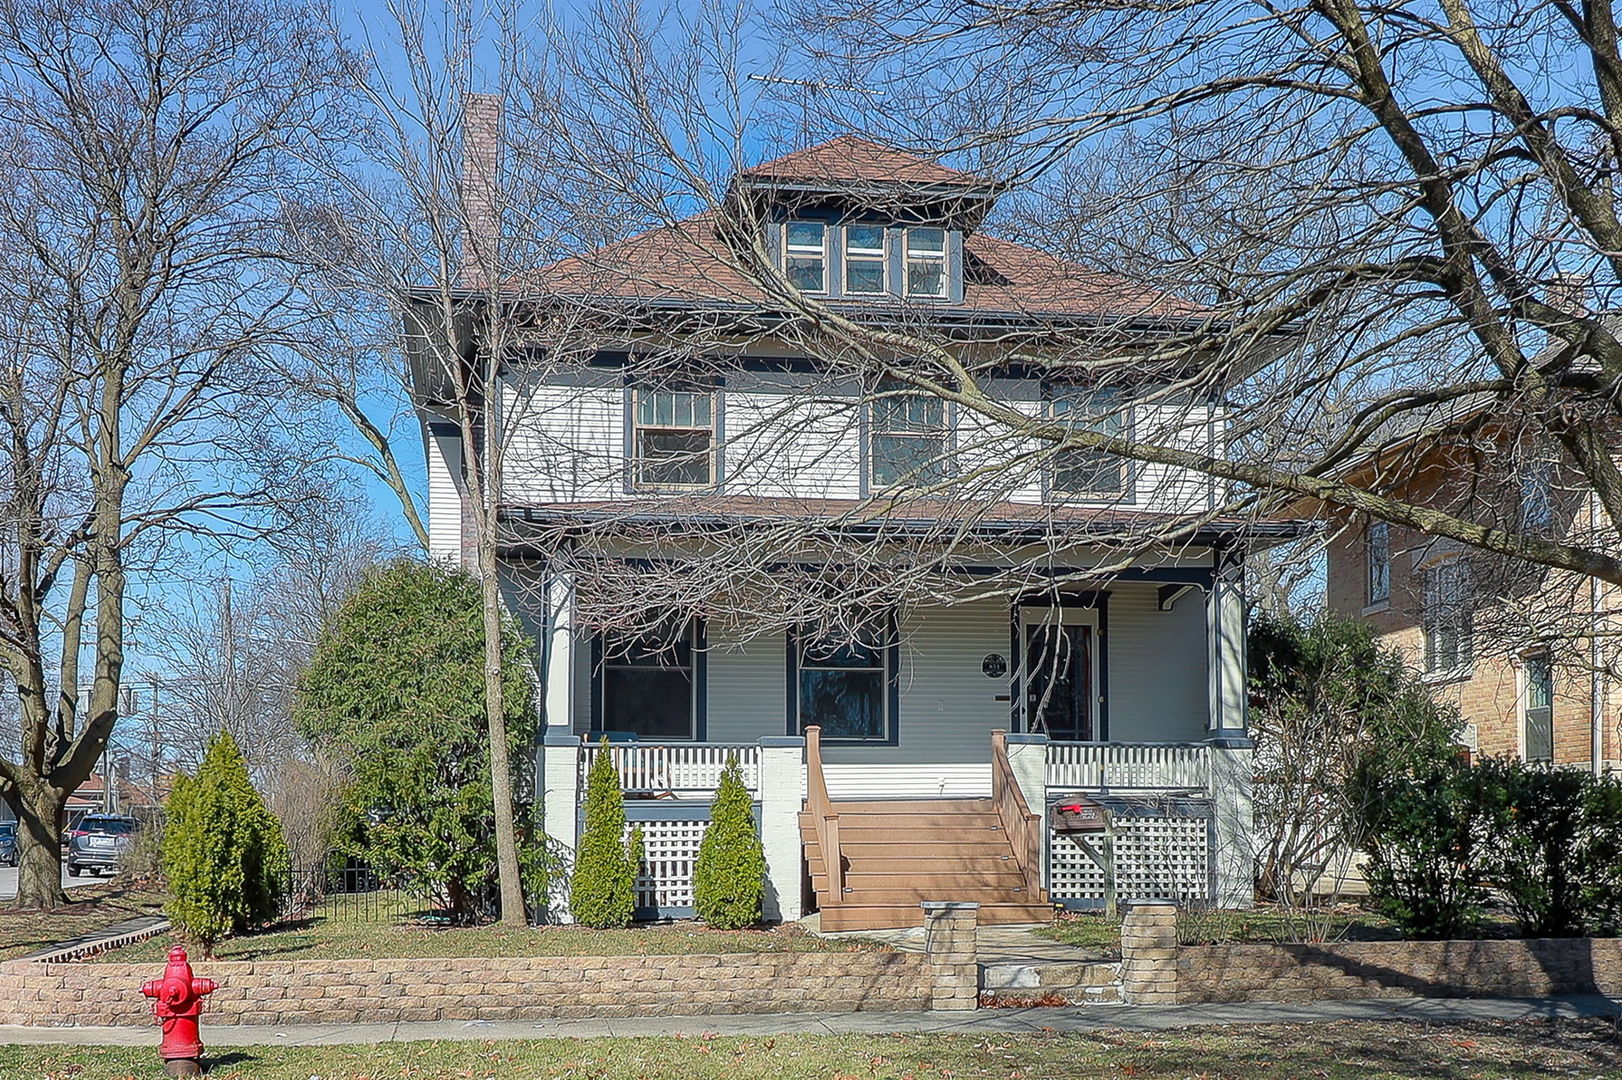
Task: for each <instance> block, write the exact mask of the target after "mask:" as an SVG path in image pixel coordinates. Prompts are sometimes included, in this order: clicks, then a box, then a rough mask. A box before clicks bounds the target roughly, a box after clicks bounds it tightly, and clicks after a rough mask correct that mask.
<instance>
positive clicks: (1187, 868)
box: [1048, 796, 1216, 907]
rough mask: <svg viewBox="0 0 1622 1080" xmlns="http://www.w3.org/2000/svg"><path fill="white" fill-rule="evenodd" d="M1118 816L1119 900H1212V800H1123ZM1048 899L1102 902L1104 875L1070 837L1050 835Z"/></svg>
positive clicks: (1077, 903) (1076, 903) (1089, 903)
mask: <svg viewBox="0 0 1622 1080" xmlns="http://www.w3.org/2000/svg"><path fill="white" fill-rule="evenodd" d="M1094 798H1097V796H1094ZM1113 801H1114V800H1112V802H1113ZM1114 813H1115V880H1116V890H1115V894H1116V897H1117V898H1118V899H1122V900H1127V899H1148V898H1166V899H1172V900H1178V901H1198V902H1201V903H1210V902H1212V901H1213V900H1214V898H1215V893H1216V881H1215V867H1216V860H1215V856H1216V842H1215V837H1214V830H1213V823H1214V819H1215V814H1214V810H1213V808H1212V806H1211V804H1210V801H1209V800H1204V799H1188V798H1153V797H1148V798H1143V799H1131V800H1125V799H1123V800H1120V803H1119V805H1117V806H1115V807H1114ZM1094 842H1095V846H1096V840H1095V841H1094ZM1048 893H1049V895H1050V896H1051V897H1052V898H1053V899H1054V900H1055V901H1057V902H1061V903H1066V904H1070V905H1072V906H1075V907H1096V906H1099V905H1101V904H1102V903H1103V901H1104V872H1103V870H1102V869H1100V868H1099V866H1098V865H1097V864H1096V863H1095V862H1094V861H1093V860H1092V859H1091V858H1089V857H1088V855H1087V853H1086V852H1085V851H1083V850H1082V849H1081V847H1080V846H1079V845H1077V844H1076V843H1075V841H1073V840H1072V839H1071V838H1070V837H1069V836H1068V835H1065V834H1062V833H1055V832H1051V831H1050V832H1049V834H1048Z"/></svg>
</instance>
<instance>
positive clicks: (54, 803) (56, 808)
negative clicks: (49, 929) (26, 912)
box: [12, 784, 68, 908]
mask: <svg viewBox="0 0 1622 1080" xmlns="http://www.w3.org/2000/svg"><path fill="white" fill-rule="evenodd" d="M67 801H68V800H67V794H66V793H65V792H60V791H57V790H56V789H55V788H52V787H51V786H50V785H48V784H41V785H39V786H38V787H35V788H34V789H33V790H23V789H18V790H17V791H16V792H15V802H14V803H13V804H12V809H14V810H16V811H17V901H16V905H15V906H16V907H19V908H54V907H60V906H61V905H63V904H65V903H67V902H68V897H67V893H66V892H64V891H63V889H62V825H61V822H62V809H63V807H64V806H66V805H67Z"/></svg>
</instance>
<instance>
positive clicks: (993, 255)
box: [539, 213, 1207, 319]
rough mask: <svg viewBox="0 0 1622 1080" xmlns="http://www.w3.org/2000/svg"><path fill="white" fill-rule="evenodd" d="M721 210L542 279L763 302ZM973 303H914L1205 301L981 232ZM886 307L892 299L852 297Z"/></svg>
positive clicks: (1130, 306)
mask: <svg viewBox="0 0 1622 1080" xmlns="http://www.w3.org/2000/svg"><path fill="white" fill-rule="evenodd" d="M723 243H724V241H723V240H722V238H721V237H720V236H719V235H718V233H717V229H716V218H715V215H714V214H713V213H705V214H700V215H698V216H696V217H691V218H688V219H686V220H685V221H680V222H676V223H675V224H673V225H667V226H661V227H659V228H656V229H651V230H649V231H648V232H645V233H642V234H640V235H638V236H633V237H631V238H630V239H628V240H622V241H620V242H618V243H615V244H609V245H607V246H605V247H602V248H599V249H597V250H596V251H595V252H592V253H591V254H589V255H584V256H578V257H575V258H570V259H565V260H563V261H562V262H559V263H556V264H554V265H553V266H551V267H549V268H548V269H546V270H544V271H542V272H541V274H540V275H539V279H540V283H541V287H542V288H543V289H544V290H545V291H546V292H549V293H553V294H558V295H564V296H576V297H600V298H604V299H613V300H643V301H648V302H655V303H657V302H661V301H664V302H680V303H689V304H704V303H710V304H716V303H718V304H726V305H744V306H758V305H762V304H766V303H767V297H766V294H765V293H764V292H762V291H761V289H760V288H759V287H758V286H757V285H756V284H755V283H754V282H753V281H752V280H751V279H750V278H748V277H747V276H745V275H744V274H743V273H741V272H739V271H738V270H737V269H735V268H734V267H733V266H732V265H731V264H730V263H729V262H728V261H727V259H726V258H725V257H724V252H725V248H724V247H722V244H723ZM964 257H965V264H966V265H965V279H966V280H965V286H964V296H963V303H962V304H961V305H957V304H943V303H940V302H936V301H909V303H910V304H912V305H913V306H914V307H915V308H917V309H924V308H926V307H927V308H929V309H933V310H938V311H941V312H943V313H948V314H953V315H958V316H962V315H967V314H976V313H980V314H987V313H997V314H1007V315H1014V316H1030V317H1034V318H1041V317H1044V316H1046V317H1053V316H1065V317H1097V318H1112V319H1193V318H1199V317H1201V316H1202V315H1204V314H1206V313H1207V309H1206V308H1204V307H1203V306H1201V305H1199V304H1195V303H1191V302H1189V301H1186V300H1181V299H1178V298H1177V297H1174V296H1170V295H1168V294H1166V293H1163V292H1161V291H1159V290H1158V289H1154V288H1151V287H1149V286H1147V285H1141V284H1138V283H1136V282H1133V281H1129V280H1127V279H1125V278H1120V277H1115V276H1113V275H1110V274H1104V273H1099V272H1097V271H1094V270H1089V269H1087V268H1086V267H1083V266H1078V265H1076V264H1075V263H1069V262H1065V261H1064V260H1062V259H1057V258H1055V257H1053V256H1052V255H1048V254H1046V253H1045V252H1041V251H1038V250H1036V249H1035V248H1030V247H1025V246H1024V245H1022V244H1015V243H1011V242H1009V241H1007V240H998V239H996V238H994V237H990V236H985V235H982V234H979V233H974V234H971V235H969V236H968V237H966V238H965V240H964ZM845 303H846V304H847V306H848V307H850V308H852V309H860V310H866V311H873V312H875V313H877V312H880V311H883V310H884V309H885V308H886V307H887V306H888V305H886V304H885V302H884V301H882V300H852V301H848V302H845Z"/></svg>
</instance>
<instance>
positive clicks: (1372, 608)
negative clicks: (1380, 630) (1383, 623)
mask: <svg viewBox="0 0 1622 1080" xmlns="http://www.w3.org/2000/svg"><path fill="white" fill-rule="evenodd" d="M1390 610H1391V601H1390V600H1378V601H1376V602H1374V603H1372V604H1370V605H1369V606H1368V607H1366V608H1364V609H1363V610H1362V611H1360V612H1358V614H1359V615H1378V614H1380V613H1381V612H1383V611H1390Z"/></svg>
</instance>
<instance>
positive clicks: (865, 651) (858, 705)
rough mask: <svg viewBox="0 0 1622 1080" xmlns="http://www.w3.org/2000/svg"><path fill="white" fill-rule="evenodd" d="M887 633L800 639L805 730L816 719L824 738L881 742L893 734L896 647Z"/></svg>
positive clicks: (801, 709) (799, 689)
mask: <svg viewBox="0 0 1622 1080" xmlns="http://www.w3.org/2000/svg"><path fill="white" fill-rule="evenodd" d="M884 637H885V635H883V634H881V633H878V632H873V633H863V634H859V635H857V637H856V640H849V639H848V638H847V637H835V636H830V637H815V636H813V637H808V638H803V639H801V640H800V641H799V643H798V645H797V648H798V660H799V664H798V668H799V680H798V681H799V685H798V687H797V688H796V692H797V693H798V694H799V715H800V730H802V731H803V730H805V729H806V728H807V727H810V726H811V725H812V724H816V725H818V726H820V727H821V728H822V737H823V738H824V739H844V740H855V741H881V740H885V739H887V738H888V737H889V733H890V720H891V718H890V716H889V705H888V702H889V685H890V677H891V674H892V673H891V672H890V670H889V663H890V660H889V658H890V653H891V650H889V649H887V648H886V647H885V645H886V642H885V640H884Z"/></svg>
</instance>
